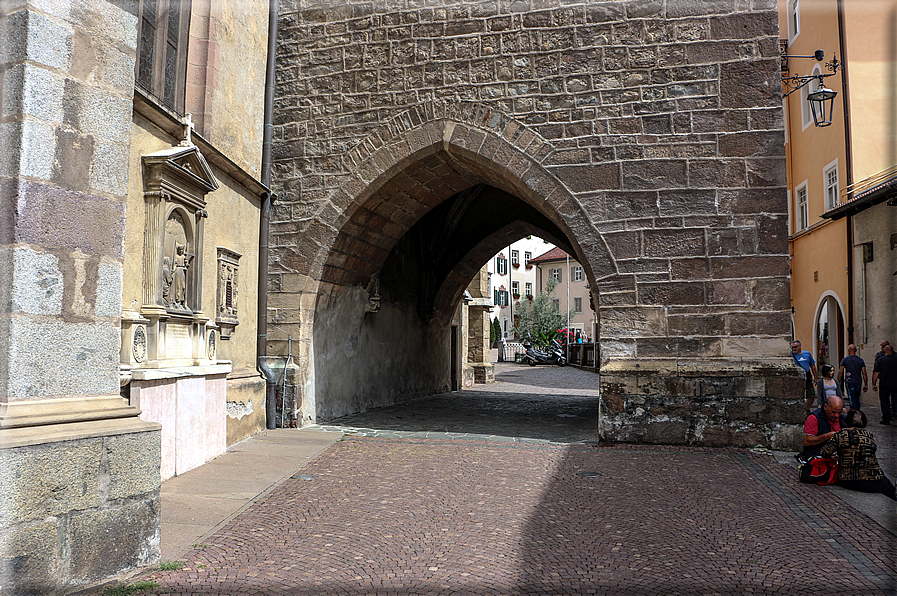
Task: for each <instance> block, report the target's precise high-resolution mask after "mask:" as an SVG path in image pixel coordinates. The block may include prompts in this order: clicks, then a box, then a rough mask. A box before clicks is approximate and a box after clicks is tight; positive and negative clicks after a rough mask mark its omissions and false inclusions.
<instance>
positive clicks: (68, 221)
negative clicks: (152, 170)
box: [0, 0, 160, 594]
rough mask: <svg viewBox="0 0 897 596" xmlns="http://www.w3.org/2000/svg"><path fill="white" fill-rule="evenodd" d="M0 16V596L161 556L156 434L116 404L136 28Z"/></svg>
mask: <svg viewBox="0 0 897 596" xmlns="http://www.w3.org/2000/svg"><path fill="white" fill-rule="evenodd" d="M118 4H119V3H113V2H106V1H105V0H86V1H84V2H39V3H19V2H4V3H2V4H0V39H2V40H3V42H2V43H0V79H2V85H0V88H2V98H3V101H2V119H0V147H2V148H3V149H2V151H0V221H2V222H3V223H2V225H0V586H2V591H3V593H4V594H6V593H7V592H8V593H10V594H58V593H63V592H66V591H71V589H72V588H73V587H76V586H84V585H86V584H88V583H90V582H94V581H97V580H100V579H103V578H105V577H108V576H109V575H113V574H116V573H120V572H122V571H126V570H130V569H133V568H135V567H136V566H139V565H146V564H150V563H152V562H154V561H158V558H159V552H160V551H159V527H160V525H159V485H160V478H159V448H160V438H159V427H158V425H155V424H150V423H146V422H142V421H140V420H138V419H137V415H138V413H139V412H138V410H137V409H136V408H134V407H132V406H130V405H129V404H128V403H127V401H125V400H123V399H122V398H121V396H120V395H119V366H118V363H119V347H120V340H119V321H120V316H121V295H122V260H123V256H124V230H125V212H126V210H125V200H126V195H127V187H128V152H129V131H130V126H131V116H132V96H133V90H134V62H135V54H136V45H137V39H136V37H137V26H136V23H137V19H136V15H134V14H131V13H129V12H127V11H126V10H123V9H122V8H120V7H119V6H118Z"/></svg>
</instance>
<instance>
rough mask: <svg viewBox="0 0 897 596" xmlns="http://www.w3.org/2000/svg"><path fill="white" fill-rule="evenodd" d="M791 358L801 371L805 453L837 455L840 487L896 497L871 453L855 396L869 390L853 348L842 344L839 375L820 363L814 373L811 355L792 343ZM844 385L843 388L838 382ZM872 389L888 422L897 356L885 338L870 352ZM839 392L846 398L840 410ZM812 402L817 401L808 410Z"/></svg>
mask: <svg viewBox="0 0 897 596" xmlns="http://www.w3.org/2000/svg"><path fill="white" fill-rule="evenodd" d="M791 351H792V354H791V356H792V358H794V361H795V363H796V364H797V365H798V366H800V367H801V368H802V369H804V371H805V372H806V377H807V383H806V393H805V397H806V407H807V418H806V421H805V422H804V454H803V455H804V456H805V457H816V456H822V457H830V458H831V457H837V459H838V484H839V485H841V486H843V487H844V488H847V489H851V490H857V491H861V492H868V493H882V494H884V495H885V496H887V497H888V498H890V499H893V500H895V501H897V490H895V487H894V484H893V483H892V482H891V481H890V480H889V479H888V478H887V476H885V474H884V472H882V470H881V467H880V466H879V464H878V460H877V459H876V457H875V452H876V450H877V446H876V444H875V441H874V439H873V437H872V433H871V432H869V431H868V430H866V424H867V419H866V414H865V413H864V412H863V411H862V403H861V400H860V396H861V395H862V392H864V391H866V390H867V389H868V377H867V373H866V363H865V362H864V361H863V359H862V358H860V357H859V356H857V349H856V346H854V345H853V344H851V345H850V346H848V348H847V353H848V355H847V356H846V357H845V358H844V359H843V360H841V362H840V366H839V369H838V378H837V380H836V379H835V367H833V366H832V365H830V364H823V365H822V366H821V367H820V371H819V372H820V373H821V378H820V377H819V376H817V373H816V362H815V360H814V359H813V356H812V354H810V353H809V352H807V351H804V350H802V349H801V343H800V342H799V341H794V342H792V344H791ZM842 383H843V385H844V392H842V390H841V385H842ZM872 390H873V391H878V392H879V400H880V402H881V412H882V419H881V424H884V425H888V424H890V422H891V417H892V416H897V355H895V353H894V348H893V346H891V344H890V343H889V342H887V341H883V342H882V343H881V351H880V352H879V353H878V354H876V355H875V364H874V367H873V371H872ZM844 393H846V394H847V397H848V399H849V400H850V409H849V411H847V412H845V408H844V405H845V404H844ZM814 403H815V404H816V405H818V407H817V408H816V409H812V407H813V405H814Z"/></svg>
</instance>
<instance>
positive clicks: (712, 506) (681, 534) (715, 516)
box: [518, 445, 897, 596]
mask: <svg viewBox="0 0 897 596" xmlns="http://www.w3.org/2000/svg"><path fill="white" fill-rule="evenodd" d="M784 470H787V468H785V467H783V466H781V465H779V464H778V463H777V462H776V461H775V460H774V459H773V458H772V457H770V456H769V455H759V454H754V453H752V452H750V451H746V450H736V449H700V448H687V447H683V448H676V447H658V446H635V445H614V446H609V447H595V446H591V447H585V446H582V447H580V446H570V447H569V448H566V449H565V453H564V456H563V458H562V460H561V462H560V464H559V465H558V466H557V468H556V469H555V470H554V472H553V474H552V479H551V482H550V483H548V484H547V486H546V488H545V492H544V494H543V496H542V499H541V501H540V503H539V504H538V505H537V506H536V507H535V509H534V510H533V511H532V512H531V516H530V519H529V521H528V523H527V526H526V529H525V530H524V532H523V536H524V538H525V542H524V544H523V545H522V547H523V548H522V550H521V554H520V568H521V569H522V570H523V571H524V573H523V576H522V577H521V581H520V584H519V590H518V591H519V593H522V594H555V593H557V594H586V593H597V594H779V593H782V592H788V593H789V594H791V595H794V596H796V595H798V594H819V593H828V594H856V595H859V594H865V595H871V594H893V593H894V590H895V589H897V570H895V562H894V548H895V547H894V542H893V536H891V535H890V534H889V533H888V532H886V531H884V530H883V529H882V528H880V527H878V526H877V525H876V524H875V523H874V522H873V521H872V520H870V519H869V518H867V517H865V516H862V515H859V514H857V513H856V512H853V511H848V510H846V509H845V508H844V507H843V504H841V503H840V502H839V500H838V499H837V498H836V497H835V496H834V494H833V493H831V492H830V491H828V490H826V489H825V488H823V487H817V486H807V485H800V484H798V483H797V482H796V478H795V479H790V477H789V475H788V474H787V473H785V474H783V472H784ZM789 480H791V481H789ZM878 497H880V498H881V499H884V500H886V501H887V502H888V503H891V504H892V506H893V503H892V502H891V501H888V500H887V499H886V498H885V497H883V496H881V495H878ZM891 514H892V515H893V507H892V513H891ZM820 568H825V569H837V573H822V574H820V573H818V572H817V570H818V569H820Z"/></svg>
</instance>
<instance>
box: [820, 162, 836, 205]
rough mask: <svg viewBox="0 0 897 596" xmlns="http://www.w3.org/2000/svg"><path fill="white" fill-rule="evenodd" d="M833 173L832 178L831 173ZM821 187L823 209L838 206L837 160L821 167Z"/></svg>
mask: <svg viewBox="0 0 897 596" xmlns="http://www.w3.org/2000/svg"><path fill="white" fill-rule="evenodd" d="M832 174H834V179H832V178H831V175H832ZM822 188H824V189H825V210H826V211H828V210H829V209H834V208H835V207H837V206H838V190H839V189H838V160H837V159H836V160H834V161H833V162H831V163H830V164H828V165H827V166H825V167H824V168H822Z"/></svg>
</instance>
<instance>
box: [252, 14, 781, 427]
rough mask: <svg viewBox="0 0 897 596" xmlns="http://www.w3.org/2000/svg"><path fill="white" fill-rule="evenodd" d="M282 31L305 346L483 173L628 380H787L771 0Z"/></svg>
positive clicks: (283, 251) (290, 271)
mask: <svg viewBox="0 0 897 596" xmlns="http://www.w3.org/2000/svg"><path fill="white" fill-rule="evenodd" d="M279 41H280V44H279V48H278V80H277V100H276V121H275V124H276V129H275V183H276V185H277V187H278V192H279V202H278V206H277V208H276V209H275V213H274V217H273V224H272V236H271V245H272V255H273V261H272V267H271V271H272V278H271V287H272V290H274V294H275V296H274V297H273V298H272V300H271V301H270V302H269V305H271V307H272V309H273V310H272V313H271V314H272V316H273V317H274V318H275V319H277V320H279V321H280V323H279V324H285V325H294V326H295V327H296V328H297V329H305V331H304V332H303V334H302V335H303V337H309V336H310V326H312V325H313V321H314V317H315V313H316V309H317V308H319V303H318V302H317V301H316V300H315V299H313V298H311V297H309V295H314V294H316V293H318V292H320V291H321V285H320V284H321V283H322V282H323V283H325V284H327V285H330V286H337V287H338V286H347V285H361V286H364V285H366V283H367V280H368V279H369V276H370V275H371V274H372V273H373V272H376V270H377V268H378V266H379V265H380V264H382V261H383V260H384V259H385V254H388V252H389V250H390V247H391V246H393V245H394V244H395V242H396V241H397V239H398V238H401V237H402V235H403V234H404V232H405V231H407V229H409V227H410V226H411V225H413V223H414V221H417V219H419V217H420V216H421V214H423V213H426V211H427V210H428V209H429V208H431V206H432V205H434V204H438V202H439V201H441V200H443V199H445V198H447V197H449V196H452V195H454V194H456V193H457V192H459V191H461V190H464V189H465V188H468V187H470V186H471V185H473V184H476V183H487V184H490V185H492V186H495V187H498V188H501V189H502V190H505V191H506V192H509V193H511V194H514V195H515V196H518V197H520V198H521V200H522V201H524V202H526V203H528V204H530V205H533V206H536V207H537V208H538V209H539V210H540V211H541V212H542V213H543V214H545V215H546V217H548V218H549V219H551V221H552V222H554V223H555V224H556V225H557V226H558V227H559V228H560V229H561V230H562V231H563V232H564V233H565V234H566V236H567V239H568V240H569V242H570V244H571V246H572V247H573V248H574V250H575V251H576V252H577V256H578V258H579V260H580V261H581V262H582V263H583V265H584V267H585V269H586V272H587V275H588V277H589V280H590V282H591V283H592V287H593V289H594V290H593V291H594V292H595V293H596V294H597V295H596V297H595V298H596V306H598V308H599V311H600V312H599V319H600V328H601V332H600V333H601V335H600V342H601V354H602V358H604V359H605V360H606V361H607V362H613V363H614V364H615V366H616V367H617V371H618V373H619V374H624V372H622V371H630V372H631V373H632V374H633V375H635V374H636V367H637V366H638V364H637V363H638V361H640V360H643V359H645V358H648V359H654V360H658V361H659V360H664V359H671V360H672V361H673V363H672V364H664V365H662V366H661V368H662V369H663V370H664V371H666V372H665V373H664V374H665V375H672V376H673V377H676V376H677V375H678V374H679V373H678V372H677V371H678V370H680V369H685V368H690V365H689V364H687V363H684V364H682V366H680V365H679V364H677V362H679V361H682V362H685V361H691V360H695V361H702V360H706V359H718V360H719V363H720V365H721V366H729V365H732V364H733V362H734V363H737V365H738V367H739V368H740V369H741V368H743V369H744V370H746V371H748V372H746V373H745V374H747V375H748V376H750V375H752V374H754V372H751V371H756V374H759V375H761V376H762V375H763V374H766V373H764V372H762V371H767V372H768V371H771V370H773V369H775V370H776V373H775V375H779V374H782V375H785V376H787V375H790V374H792V373H793V371H791V370H790V369H788V367H787V363H785V362H784V361H783V360H782V359H781V358H780V355H781V354H787V337H788V334H789V332H790V320H789V313H788V260H787V229H786V223H787V210H786V201H785V168H784V166H785V160H784V133H783V117H782V108H781V85H780V80H779V71H778V54H779V50H778V25H777V14H776V4H775V2H773V1H772V0H744V1H741V0H720V1H716V2H703V1H698V0H676V1H666V2H662V1H632V2H567V1H565V2H560V1H558V2H551V1H523V0H521V1H516V2H472V1H471V2H437V1H431V2H425V1H421V2H411V1H409V2H405V1H401V2H400V1H398V0H396V1H390V0H385V1H383V2H378V3H369V2H339V3H336V2H332V3H327V2H319V1H316V0H308V1H298V2H293V3H289V2H287V3H284V5H283V6H282V12H281V22H280V31H279ZM370 246H373V247H375V249H371V248H369V247H370ZM466 265H467V266H468V269H469V268H470V267H469V265H471V264H466ZM478 265H480V264H478ZM478 265H477V266H478ZM459 283H460V281H459ZM278 294H280V295H278ZM763 359H772V361H770V362H766V363H760V362H761V361H762V360H763ZM773 361H774V362H773ZM315 374H316V375H318V376H320V375H321V374H322V373H321V370H320V367H318V371H317V372H316V373H315ZM625 374H628V373H625ZM689 374H691V373H689ZM770 374H772V373H770ZM775 375H773V376H775ZM776 387H780V386H779V385H776V384H775V383H773V384H771V385H770V389H769V391H767V390H766V389H764V391H763V392H762V394H763V399H770V400H792V398H793V396H792V395H790V393H789V392H788V391H782V390H780V389H776ZM684 390H686V391H687V390H689V389H687V388H686V389H684ZM675 397H681V396H678V395H676V396H675ZM735 398H736V399H742V400H748V401H750V400H752V399H755V398H756V395H754V394H751V395H746V394H745V395H738V396H735ZM621 424H623V422H621ZM692 434H693V435H694V433H692Z"/></svg>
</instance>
